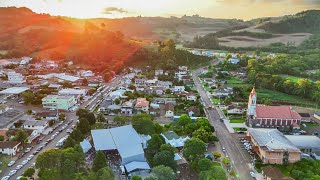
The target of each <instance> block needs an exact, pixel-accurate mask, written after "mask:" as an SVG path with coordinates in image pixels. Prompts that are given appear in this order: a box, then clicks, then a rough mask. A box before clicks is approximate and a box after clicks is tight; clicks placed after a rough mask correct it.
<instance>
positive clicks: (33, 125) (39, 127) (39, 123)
mask: <svg viewBox="0 0 320 180" xmlns="http://www.w3.org/2000/svg"><path fill="white" fill-rule="evenodd" d="M22 127H23V128H24V129H30V130H36V131H37V133H38V134H41V133H42V132H43V131H44V130H45V129H46V128H47V127H49V121H45V120H32V121H25V122H24V123H23V124H22Z"/></svg>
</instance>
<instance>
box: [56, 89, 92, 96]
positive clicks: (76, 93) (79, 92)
mask: <svg viewBox="0 0 320 180" xmlns="http://www.w3.org/2000/svg"><path fill="white" fill-rule="evenodd" d="M58 94H59V95H73V96H85V95H86V94H87V90H86V89H72V88H67V89H61V90H60V91H59V92H58Z"/></svg>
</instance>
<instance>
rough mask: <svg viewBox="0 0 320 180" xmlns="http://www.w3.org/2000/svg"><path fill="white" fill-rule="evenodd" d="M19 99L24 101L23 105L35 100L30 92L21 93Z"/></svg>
mask: <svg viewBox="0 0 320 180" xmlns="http://www.w3.org/2000/svg"><path fill="white" fill-rule="evenodd" d="M21 97H22V99H23V100H24V102H25V104H31V103H32V102H33V100H34V99H35V95H34V93H33V92H32V91H25V92H23V93H21Z"/></svg>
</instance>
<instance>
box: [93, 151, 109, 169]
mask: <svg viewBox="0 0 320 180" xmlns="http://www.w3.org/2000/svg"><path fill="white" fill-rule="evenodd" d="M104 167H107V159H106V156H105V155H104V153H103V152H102V151H98V152H97V154H96V157H95V158H94V160H93V165H92V171H94V172H97V171H99V170H100V169H101V168H104Z"/></svg>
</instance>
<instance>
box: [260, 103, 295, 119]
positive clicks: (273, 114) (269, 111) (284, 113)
mask: <svg viewBox="0 0 320 180" xmlns="http://www.w3.org/2000/svg"><path fill="white" fill-rule="evenodd" d="M256 112H257V118H279V119H301V116H300V115H299V114H298V113H297V112H295V111H293V110H292V109H291V107H290V106H257V109H256Z"/></svg>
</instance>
